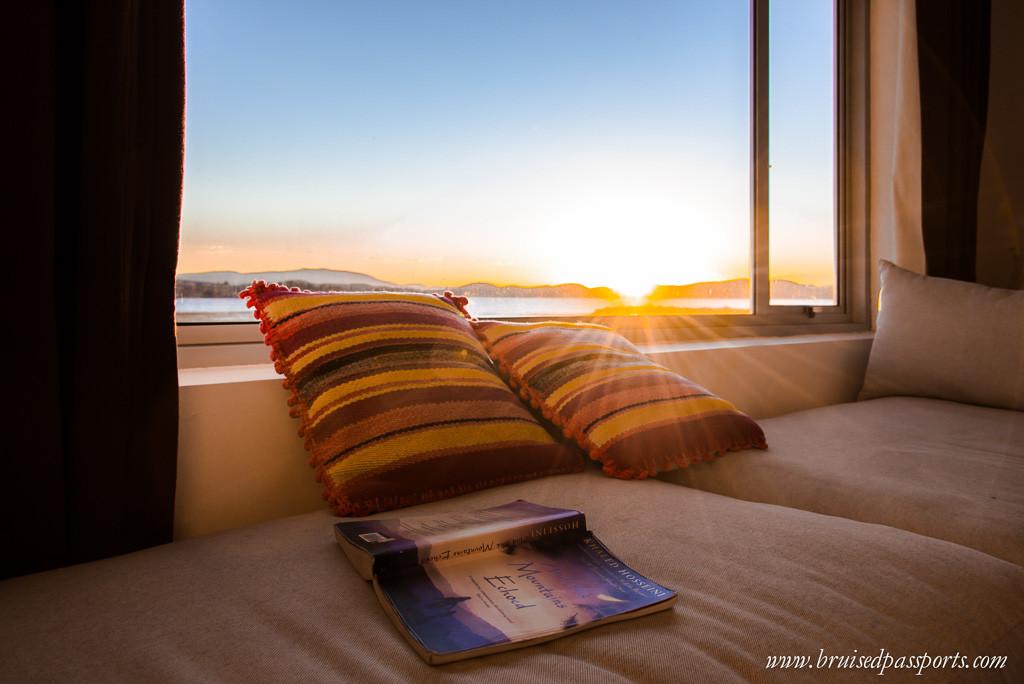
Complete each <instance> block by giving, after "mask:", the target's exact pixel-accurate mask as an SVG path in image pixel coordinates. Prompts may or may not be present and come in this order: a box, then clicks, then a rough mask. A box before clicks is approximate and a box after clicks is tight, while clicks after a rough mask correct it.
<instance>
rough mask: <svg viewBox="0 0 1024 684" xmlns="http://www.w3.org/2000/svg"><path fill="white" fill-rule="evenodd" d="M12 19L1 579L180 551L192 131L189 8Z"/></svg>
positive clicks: (120, 3) (137, 5)
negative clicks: (184, 282)
mask: <svg viewBox="0 0 1024 684" xmlns="http://www.w3.org/2000/svg"><path fill="white" fill-rule="evenodd" d="M6 19H7V21H8V22H9V23H8V33H9V34H11V35H12V38H13V41H12V43H10V44H9V45H8V46H7V47H6V48H5V49H8V50H11V54H10V55H8V56H9V57H10V58H11V59H9V60H8V61H7V64H8V65H14V66H13V68H12V69H11V71H13V72H14V73H13V76H12V80H11V82H10V90H9V91H8V92H9V94H16V95H17V97H16V98H12V102H14V103H15V104H14V105H13V106H12V110H13V113H14V119H15V123H14V125H13V127H12V128H11V129H9V131H8V136H9V144H10V149H11V156H10V157H9V161H10V167H11V168H9V170H13V171H14V172H15V174H14V175H15V178H14V180H13V182H12V184H11V188H12V189H13V193H12V194H13V197H12V199H13V202H12V206H11V211H10V213H9V214H8V218H9V220H10V221H11V223H10V224H9V226H8V228H9V230H8V231H6V232H7V233H8V235H7V236H6V237H7V239H8V240H9V241H10V242H8V243H7V247H8V250H9V251H8V260H9V262H10V264H9V266H10V268H11V269H13V281H12V282H11V283H10V284H9V287H8V297H7V298H6V307H5V309H6V313H7V316H6V317H5V318H6V323H5V329H6V334H5V337H6V338H7V346H8V351H7V354H6V355H5V356H6V357H7V362H8V363H7V365H8V371H9V374H8V377H9V378H10V382H11V385H9V387H10V388H11V394H12V397H13V398H14V399H15V405H16V406H17V409H16V410H15V411H10V410H8V412H7V413H8V415H7V420H8V425H9V429H8V435H9V437H8V443H7V448H5V450H4V451H5V453H4V455H3V457H2V464H3V465H2V472H0V481H2V487H3V489H2V500H3V506H4V513H5V514H4V517H3V523H2V525H0V527H2V528H3V536H2V547H0V548H3V550H4V553H3V556H4V560H3V561H2V575H0V576H3V577H9V576H13V575H18V574H23V573H26V572H32V571H36V570H42V569H47V568H51V567H56V566H60V565H65V564H70V563H77V562H82V561H88V560H93V559H98V558H103V557H107V556H111V555H116V554H120V553H125V552H128V551H132V550H136V549H140V548H144V547H147V546H152V545H155V544H159V543H163V542H167V541H170V540H171V537H172V528H173V516H174V489H175V477H176V469H177V468H176V460H177V424H178V398H177V393H178V388H177V368H176V346H175V338H174V321H173V316H174V272H175V266H176V262H177V247H178V224H179V217H180V211H181V184H182V160H183V119H184V8H183V3H182V2H181V0H178V1H177V2H173V1H168V2H163V1H161V2H150V1H148V0H92V1H85V0H69V1H65V0H58V1H56V2H53V1H51V2H40V3H17V4H16V6H15V7H12V8H9V10H8V13H7V15H6ZM9 272H12V271H10V270H9Z"/></svg>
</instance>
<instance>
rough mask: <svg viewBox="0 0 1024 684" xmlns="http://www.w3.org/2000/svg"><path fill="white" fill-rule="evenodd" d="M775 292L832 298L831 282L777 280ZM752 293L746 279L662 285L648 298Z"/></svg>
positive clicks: (790, 296) (792, 296)
mask: <svg viewBox="0 0 1024 684" xmlns="http://www.w3.org/2000/svg"><path fill="white" fill-rule="evenodd" d="M771 288H772V295H773V296H774V297H776V298H778V299H831V298H832V287H831V286H829V285H805V284H803V283H794V282H793V281H791V280H781V279H779V280H773V281H772V283H771ZM749 294H750V281H749V280H747V279H746V278H737V279H735V280H722V281H717V282H704V283H691V284H689V285H658V286H657V287H655V288H654V290H653V291H652V292H651V294H650V295H648V297H647V299H649V300H651V301H663V300H666V299H744V298H746V297H748V296H749Z"/></svg>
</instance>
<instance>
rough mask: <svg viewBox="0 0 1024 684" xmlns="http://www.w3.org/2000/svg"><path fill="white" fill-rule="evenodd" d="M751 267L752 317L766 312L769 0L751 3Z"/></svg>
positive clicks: (767, 279) (767, 287) (767, 280)
mask: <svg viewBox="0 0 1024 684" xmlns="http://www.w3.org/2000/svg"><path fill="white" fill-rule="evenodd" d="M751 40H752V45H751V51H750V53H751V79H750V80H751V98H750V100H751V117H750V118H751V128H752V130H751V143H752V150H751V154H752V162H753V163H752V164H751V212H750V216H751V222H752V226H751V231H750V235H751V250H750V252H751V263H750V271H751V273H750V287H751V303H752V306H753V313H755V314H762V313H767V311H768V309H769V301H770V300H769V296H770V293H769V273H768V264H769V253H768V188H769V186H768V183H769V177H768V174H769V168H770V167H769V156H768V153H769V149H768V0H752V2H751Z"/></svg>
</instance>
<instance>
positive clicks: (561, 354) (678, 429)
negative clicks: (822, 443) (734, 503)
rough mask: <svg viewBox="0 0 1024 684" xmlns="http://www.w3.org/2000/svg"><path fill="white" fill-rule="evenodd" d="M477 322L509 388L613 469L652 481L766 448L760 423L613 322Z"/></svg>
mask: <svg viewBox="0 0 1024 684" xmlns="http://www.w3.org/2000/svg"><path fill="white" fill-rule="evenodd" d="M473 326H474V328H475V329H476V332H477V336H478V337H480V339H481V341H482V342H483V344H484V347H485V348H486V349H487V352H488V354H489V355H490V356H491V358H492V359H494V361H496V362H497V363H498V365H499V369H500V370H501V373H502V375H503V376H504V377H505V378H506V380H508V382H509V384H510V385H512V387H513V388H516V389H518V390H519V392H520V393H521V394H522V395H523V397H524V398H525V399H527V400H528V401H529V402H530V403H531V404H532V405H533V406H534V407H535V408H537V409H538V410H539V411H540V412H541V413H542V414H543V415H544V417H545V418H547V419H548V420H550V421H551V422H552V423H554V424H555V425H557V426H558V427H559V428H560V429H561V430H562V431H563V432H564V433H565V435H566V436H567V437H570V438H572V439H574V440H576V442H578V443H579V444H580V445H581V446H582V447H583V448H584V449H586V451H587V452H588V453H589V454H590V456H591V457H592V458H594V459H595V460H598V461H600V462H601V463H603V464H604V472H605V474H606V475H613V476H615V477H622V478H643V477H647V476H648V475H653V474H655V473H657V472H660V471H666V470H672V469H674V468H677V467H685V466H687V465H690V464H692V463H696V462H699V461H702V460H710V459H712V458H713V457H714V456H716V455H719V454H722V453H724V452H726V451H736V450H739V449H749V448H752V447H757V448H761V449H764V448H766V447H767V445H766V443H765V439H764V433H763V432H762V430H761V427H760V426H759V425H758V424H757V423H755V422H754V421H753V420H751V419H750V418H749V417H747V416H746V415H744V414H742V413H740V412H739V411H737V410H736V409H735V408H734V407H733V406H732V404H730V403H729V402H727V401H725V400H724V399H721V398H719V397H717V396H715V395H714V394H712V393H710V392H708V391H707V390H706V389H704V388H703V387H700V386H699V385H697V384H695V383H693V382H690V381H689V380H687V379H686V378H683V377H681V376H679V375H677V374H675V373H673V372H672V371H670V370H668V369H667V368H664V367H662V366H659V365H658V364H656V363H654V362H653V361H651V360H650V359H648V358H647V357H645V356H644V355H643V354H641V353H640V351H639V350H638V349H637V348H636V347H635V346H633V345H632V344H631V343H630V342H629V340H627V339H626V338H624V337H622V336H621V335H619V334H617V333H616V332H614V331H613V330H611V329H610V328H606V327H604V326H600V325H588V324H583V323H555V322H548V323H503V322H498V321H476V322H474V324H473Z"/></svg>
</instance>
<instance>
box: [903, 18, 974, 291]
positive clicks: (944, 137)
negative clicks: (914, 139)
mask: <svg viewBox="0 0 1024 684" xmlns="http://www.w3.org/2000/svg"><path fill="white" fill-rule="evenodd" d="M990 23H991V3H990V0H918V2H917V46H918V47H917V49H918V64H919V69H920V86H921V195H922V197H921V199H922V203H921V210H922V230H923V236H924V251H925V260H926V264H927V269H928V274H929V275H934V276H940V277H944V278H955V279H957V280H967V281H971V282H973V281H974V280H975V261H976V254H977V239H978V238H977V234H978V183H979V180H980V177H981V153H982V149H983V146H984V143H985V125H986V119H987V115H988V74H989V56H990V42H991V40H990V34H991V25H990Z"/></svg>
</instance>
